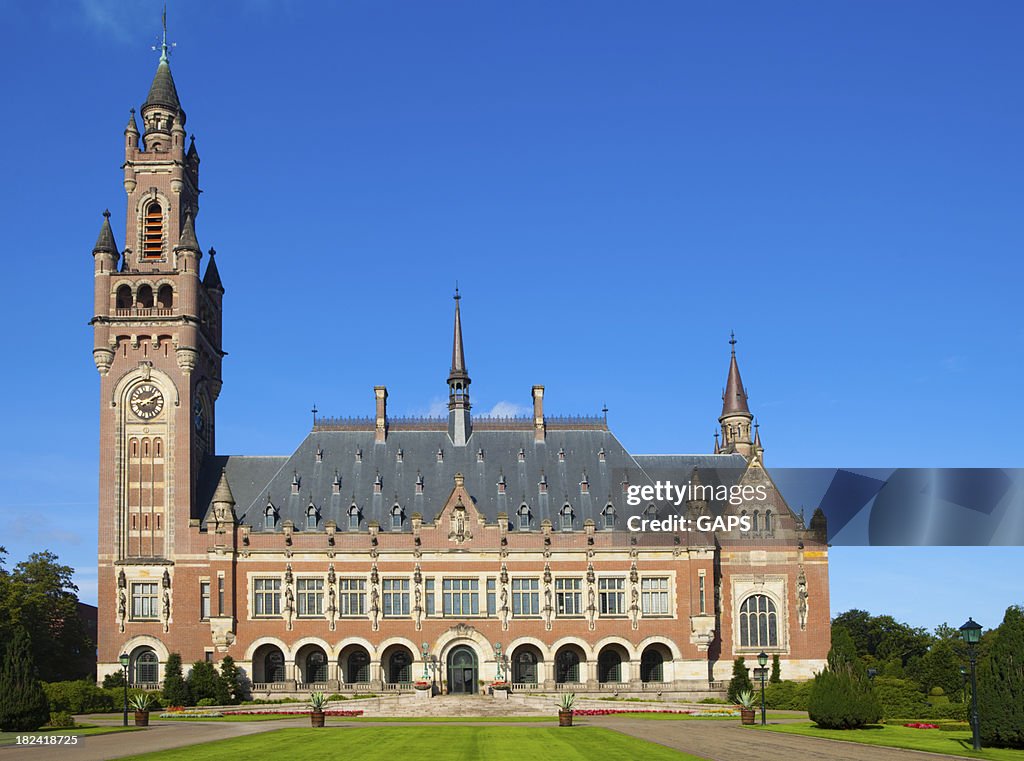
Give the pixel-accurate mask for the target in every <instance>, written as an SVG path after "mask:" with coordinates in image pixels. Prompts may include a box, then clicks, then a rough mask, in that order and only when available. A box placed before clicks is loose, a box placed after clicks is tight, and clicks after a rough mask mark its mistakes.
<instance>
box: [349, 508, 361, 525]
mask: <svg viewBox="0 0 1024 761" xmlns="http://www.w3.org/2000/svg"><path fill="white" fill-rule="evenodd" d="M348 530H349V531H358V530H359V508H358V507H356V506H355V505H352V507H350V508H349V509H348Z"/></svg>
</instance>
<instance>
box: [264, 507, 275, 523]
mask: <svg viewBox="0 0 1024 761" xmlns="http://www.w3.org/2000/svg"><path fill="white" fill-rule="evenodd" d="M274 523H275V521H274V506H273V505H267V509H266V510H264V511H263V528H274Z"/></svg>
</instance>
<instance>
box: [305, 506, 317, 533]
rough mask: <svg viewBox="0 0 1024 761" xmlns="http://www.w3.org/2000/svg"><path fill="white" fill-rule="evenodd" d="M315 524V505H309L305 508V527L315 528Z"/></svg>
mask: <svg viewBox="0 0 1024 761" xmlns="http://www.w3.org/2000/svg"><path fill="white" fill-rule="evenodd" d="M316 524H317V515H316V507H314V506H313V505H310V506H309V507H307V508H306V528H307V529H315V528H316Z"/></svg>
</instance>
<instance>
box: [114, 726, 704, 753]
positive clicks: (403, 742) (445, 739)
mask: <svg viewBox="0 0 1024 761" xmlns="http://www.w3.org/2000/svg"><path fill="white" fill-rule="evenodd" d="M339 754H341V755H339ZM340 757H344V758H345V761H392V760H393V759H395V758H402V757H404V758H429V759H430V760H431V761H478V760H479V759H486V760H487V761H522V759H524V758H557V759H558V760H559V761H604V759H609V758H614V759H642V760H643V761H701V759H697V758H696V757H695V756H688V755H685V754H683V753H677V752H676V751H674V750H671V749H670V748H666V747H664V746H662V745H655V744H654V743H649V742H646V741H644V740H636V739H634V738H631V737H626V736H625V735H622V734H619V733H618V732H612V731H610V730H607V729H598V728H596V727H574V728H572V729H564V728H558V727H530V728H526V727H351V728H336V729H332V728H329V727H328V728H325V729H279V730H276V731H274V732H266V733H263V734H257V735H250V736H248V737H238V738H233V739H231V740H219V741H217V742H212V743H206V744H204V745H192V746H189V747H187V748H179V749H177V750H170V751H163V752H159V753H150V754H147V755H143V756H132V757H131V758H132V759H136V760H145V761H156V760H157V759H159V760H160V761H177V760H180V761H252V759H253V758H260V759H302V761H328V760H329V759H330V760H333V759H338V758H340ZM123 761H130V760H129V759H124V760H123Z"/></svg>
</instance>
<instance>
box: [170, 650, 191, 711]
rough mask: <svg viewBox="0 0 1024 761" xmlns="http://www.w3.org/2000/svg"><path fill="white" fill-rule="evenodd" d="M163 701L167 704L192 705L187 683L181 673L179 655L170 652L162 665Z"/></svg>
mask: <svg viewBox="0 0 1024 761" xmlns="http://www.w3.org/2000/svg"><path fill="white" fill-rule="evenodd" d="M163 699H164V703H165V704H166V705H168V706H189V705H192V701H191V699H190V695H189V692H188V685H187V684H186V683H185V677H184V676H183V675H182V673H181V656H180V655H178V654H177V653H171V654H170V655H169V656H168V657H167V663H166V664H165V665H164V690H163Z"/></svg>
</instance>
